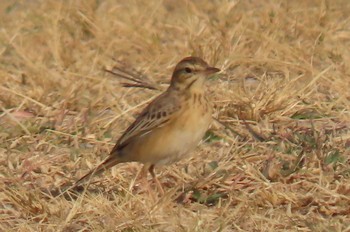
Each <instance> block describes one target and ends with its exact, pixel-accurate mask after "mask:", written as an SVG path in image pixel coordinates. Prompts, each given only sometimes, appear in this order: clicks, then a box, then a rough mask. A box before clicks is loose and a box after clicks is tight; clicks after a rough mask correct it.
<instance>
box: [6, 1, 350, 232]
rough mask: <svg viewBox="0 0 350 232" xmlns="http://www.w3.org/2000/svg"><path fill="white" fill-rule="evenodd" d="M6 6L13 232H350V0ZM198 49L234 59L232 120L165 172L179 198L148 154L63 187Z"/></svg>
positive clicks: (221, 95)
mask: <svg viewBox="0 0 350 232" xmlns="http://www.w3.org/2000/svg"><path fill="white" fill-rule="evenodd" d="M0 10H1V19H0V22H1V25H2V26H1V31H0V59H1V62H0V80H1V83H0V107H1V108H0V186H1V190H0V199H1V201H0V230H1V231H349V230H350V216H349V214H350V181H349V178H350V158H349V157H350V148H349V146H350V134H349V126H350V117H349V106H350V92H349V89H350V68H349V65H350V49H349V47H350V29H349V28H350V18H349V17H350V16H349V15H350V3H349V2H348V1H347V0H336V1H316V0H309V1H301V0H300V1H299V0H298V1H274V0H270V1H269V0H264V1H224V0H223V1H207V2H205V3H204V2H200V1H170V0H164V1H109V0H106V1H93V0H88V1H82V0H81V1H68V0H67V1H51V0H50V1H37V0H34V1H19V0H18V1H10V0H8V1H7V0H4V1H1V3H0ZM188 55H196V56H201V57H203V58H204V59H206V60H207V61H208V62H209V63H210V64H212V65H216V66H217V67H220V68H221V69H223V70H224V72H223V73H222V74H221V75H220V77H218V78H215V79H213V80H210V81H209V86H208V87H209V92H210V95H211V96H212V98H213V100H214V102H215V109H216V110H215V115H214V116H215V118H217V119H218V120H219V121H220V122H221V123H215V124H214V125H213V126H212V129H211V130H210V131H209V132H208V133H207V137H206V140H205V142H204V143H203V144H202V145H201V146H200V147H199V148H198V149H197V150H196V151H195V152H194V153H193V158H192V159H191V160H183V161H181V162H179V163H177V164H174V165H172V166H168V167H163V168H160V169H158V174H159V179H160V180H161V182H162V183H163V184H164V186H165V190H166V194H165V196H163V197H157V196H156V197H154V196H153V197H152V196H151V195H150V194H148V193H146V192H144V191H143V189H142V186H140V184H139V182H138V179H135V176H136V173H137V172H138V170H139V168H140V165H139V164H134V163H130V164H124V165H119V166H117V167H116V168H114V169H113V170H112V171H110V172H106V174H105V175H103V176H100V177H96V178H95V179H94V180H93V182H94V183H92V184H91V185H90V186H89V188H88V189H87V190H86V191H85V192H84V193H81V194H80V195H78V196H76V197H75V198H74V199H69V198H65V197H54V196H52V193H53V191H52V190H53V189H57V188H59V187H60V186H61V185H63V184H64V183H67V182H68V183H69V182H73V181H74V180H76V179H78V178H79V177H80V176H81V175H83V174H84V173H86V172H87V171H88V170H89V169H90V168H92V167H94V166H95V165H96V164H98V163H99V162H100V161H101V160H102V159H103V158H104V157H105V156H106V155H107V153H108V151H109V150H110V149H111V147H112V146H113V144H114V142H115V140H116V139H117V138H118V137H119V136H120V134H121V133H122V132H123V130H124V129H125V127H126V126H127V125H128V124H129V123H130V122H131V121H132V120H133V118H134V116H135V114H137V112H139V111H140V110H141V109H142V108H143V107H144V106H145V105H146V104H147V103H148V102H149V101H150V100H151V99H152V98H153V97H155V96H156V95H157V94H159V93H160V91H161V90H162V89H164V88H166V86H167V82H168V81H169V78H170V73H171V71H172V68H173V66H174V65H175V63H176V62H178V61H179V60H180V59H181V58H183V57H184V56H188ZM113 67H114V70H116V69H118V68H119V69H121V70H122V71H126V72H131V73H137V75H136V76H137V77H138V78H139V81H140V83H137V82H136V86H135V82H132V81H131V82H127V83H128V84H125V83H124V82H125V80H122V79H120V78H116V77H115V76H114V75H111V74H110V73H108V72H105V69H108V70H112V68H113ZM130 83H131V86H130ZM145 83H147V84H149V85H150V86H152V87H154V88H144V87H145ZM137 84H138V85H140V86H137ZM123 85H124V86H125V85H126V86H127V87H134V88H125V87H124V86H123ZM135 87H141V88H135ZM146 87H147V86H146ZM132 185H134V188H132V189H131V186H132Z"/></svg>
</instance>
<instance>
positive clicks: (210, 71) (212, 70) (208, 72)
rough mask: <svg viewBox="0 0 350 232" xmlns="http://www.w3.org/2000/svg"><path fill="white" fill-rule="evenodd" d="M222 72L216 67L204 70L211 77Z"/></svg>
mask: <svg viewBox="0 0 350 232" xmlns="http://www.w3.org/2000/svg"><path fill="white" fill-rule="evenodd" d="M220 71H221V70H220V69H218V68H215V67H208V68H206V69H205V70H204V72H205V74H207V75H210V74H214V73H217V72H220Z"/></svg>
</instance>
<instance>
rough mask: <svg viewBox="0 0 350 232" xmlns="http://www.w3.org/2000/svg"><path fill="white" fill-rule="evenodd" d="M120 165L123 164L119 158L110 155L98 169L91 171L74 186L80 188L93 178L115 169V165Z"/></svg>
mask: <svg viewBox="0 0 350 232" xmlns="http://www.w3.org/2000/svg"><path fill="white" fill-rule="evenodd" d="M118 163H121V161H120V159H118V157H117V156H116V155H110V156H109V157H108V158H107V159H106V160H105V161H103V162H102V163H101V164H100V165H98V166H97V167H96V168H94V169H93V170H91V171H90V172H89V173H87V174H86V175H85V176H83V177H81V178H80V179H79V180H77V181H76V182H75V183H74V186H79V185H81V184H84V183H85V182H87V181H89V180H90V179H91V178H92V177H93V176H95V175H99V174H101V173H102V172H104V171H105V170H107V169H109V168H111V167H113V166H114V165H117V164H118Z"/></svg>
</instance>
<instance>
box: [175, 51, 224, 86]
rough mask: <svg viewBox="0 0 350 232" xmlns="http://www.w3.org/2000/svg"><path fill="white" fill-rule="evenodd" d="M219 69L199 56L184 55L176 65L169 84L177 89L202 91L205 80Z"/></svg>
mask: <svg viewBox="0 0 350 232" xmlns="http://www.w3.org/2000/svg"><path fill="white" fill-rule="evenodd" d="M219 71H220V69H218V68H215V67H211V66H209V65H208V64H207V63H206V62H205V61H204V60H202V59H201V58H199V57H193V56H190V57H186V58H184V59H182V60H181V61H180V62H179V63H178V64H177V65H176V67H175V70H174V72H173V76H172V78H171V83H170V86H171V87H172V88H176V89H179V90H200V91H203V88H204V86H203V85H204V83H205V80H206V79H207V78H208V77H209V76H211V75H213V74H214V73H217V72H219Z"/></svg>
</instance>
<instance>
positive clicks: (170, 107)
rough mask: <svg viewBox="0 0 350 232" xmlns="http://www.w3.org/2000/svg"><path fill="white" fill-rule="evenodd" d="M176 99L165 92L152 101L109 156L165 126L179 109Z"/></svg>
mask: <svg viewBox="0 0 350 232" xmlns="http://www.w3.org/2000/svg"><path fill="white" fill-rule="evenodd" d="M176 99H177V98H174V97H172V96H171V95H169V92H165V93H163V94H161V95H159V96H158V97H157V98H156V99H154V100H153V101H152V102H151V103H150V104H149V105H148V106H147V107H146V108H145V109H144V110H143V111H142V112H141V113H140V115H139V116H138V117H137V118H136V120H135V121H134V122H133V123H132V124H131V125H130V126H129V127H128V128H127V129H126V131H125V132H124V134H123V135H122V136H121V137H120V138H119V140H118V141H117V143H116V145H115V146H114V148H113V149H112V151H111V154H113V153H114V152H116V151H118V150H120V149H122V148H123V147H125V146H127V145H128V144H129V143H130V142H131V141H133V140H134V139H137V138H139V137H141V136H143V135H145V134H147V133H150V132H151V131H152V130H154V129H155V128H159V127H162V126H164V125H166V124H167V123H168V122H169V120H170V118H171V117H172V116H173V115H174V114H175V113H176V112H177V111H178V110H179V109H180V108H181V107H180V104H179V103H178V101H176Z"/></svg>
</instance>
